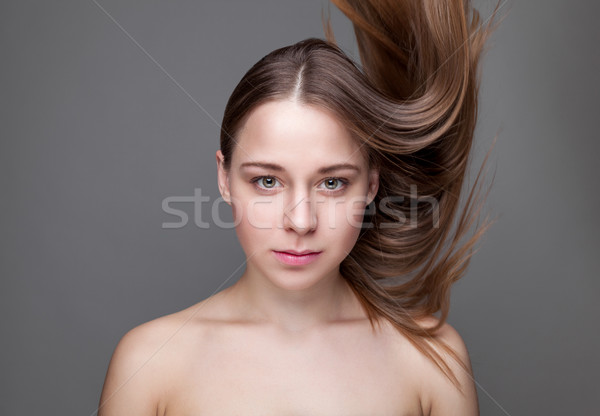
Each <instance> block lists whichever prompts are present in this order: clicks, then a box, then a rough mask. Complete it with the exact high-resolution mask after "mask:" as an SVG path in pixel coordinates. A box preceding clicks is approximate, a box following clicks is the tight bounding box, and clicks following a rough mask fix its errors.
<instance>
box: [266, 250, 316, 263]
mask: <svg viewBox="0 0 600 416" xmlns="http://www.w3.org/2000/svg"><path fill="white" fill-rule="evenodd" d="M321 253H322V251H312V250H304V251H300V252H298V251H294V250H286V251H276V250H273V254H275V257H276V258H277V260H279V261H280V262H282V263H284V264H288V265H292V266H302V265H305V264H309V263H312V262H313V261H315V260H316V259H317V258H318V257H319V256H320V255H321Z"/></svg>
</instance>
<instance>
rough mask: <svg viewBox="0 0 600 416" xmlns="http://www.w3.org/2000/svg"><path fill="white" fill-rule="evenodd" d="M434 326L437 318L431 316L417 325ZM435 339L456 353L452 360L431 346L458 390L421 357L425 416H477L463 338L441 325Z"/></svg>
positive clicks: (477, 407) (436, 368)
mask: <svg viewBox="0 0 600 416" xmlns="http://www.w3.org/2000/svg"><path fill="white" fill-rule="evenodd" d="M437 322H438V320H437V318H435V317H433V316H432V317H430V318H427V319H424V320H422V321H420V322H419V323H420V324H421V325H424V326H426V327H431V326H434V325H435V324H437ZM435 339H436V340H437V341H441V342H442V343H444V344H446V345H447V346H448V347H450V348H451V349H452V350H453V351H454V352H455V353H456V357H453V356H452V355H451V354H449V353H448V352H447V351H445V350H444V349H443V348H442V347H441V346H439V344H432V346H433V347H434V348H435V350H436V351H437V352H438V353H439V354H440V355H441V357H442V358H443V359H444V360H445V362H446V364H447V365H448V366H449V368H450V370H451V371H452V373H453V374H454V376H455V377H456V381H457V384H458V386H457V385H456V384H454V383H452V381H451V380H449V379H448V377H446V376H445V375H444V374H443V373H442V372H441V370H440V369H439V368H438V367H437V366H436V365H435V364H433V363H432V362H431V361H430V360H428V359H426V358H425V357H423V360H422V363H423V368H424V372H423V375H424V377H426V380H423V381H424V382H423V386H426V388H424V389H423V392H422V398H423V404H424V410H426V413H425V414H429V415H431V416H436V415H461V416H470V415H479V406H478V401H477V390H476V388H475V381H474V378H473V372H472V369H471V361H470V358H469V352H468V350H467V347H466V345H465V342H464V340H463V338H462V337H461V335H460V334H459V333H458V331H457V330H456V329H454V328H453V327H452V326H451V325H450V324H448V323H444V324H443V325H442V326H441V327H440V329H439V330H438V331H437V332H436V334H435ZM457 359H458V360H460V362H459V361H457Z"/></svg>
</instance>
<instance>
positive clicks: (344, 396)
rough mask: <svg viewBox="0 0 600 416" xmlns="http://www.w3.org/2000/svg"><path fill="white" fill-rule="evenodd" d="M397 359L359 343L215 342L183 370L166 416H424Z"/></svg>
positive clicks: (409, 377) (394, 353)
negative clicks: (237, 415)
mask: <svg viewBox="0 0 600 416" xmlns="http://www.w3.org/2000/svg"><path fill="white" fill-rule="evenodd" d="M346 341H348V340H346ZM399 353H401V351H398V350H396V349H393V348H389V346H386V345H383V344H380V343H373V342H364V341H362V340H358V339H357V340H354V342H346V343H341V342H336V340H331V339H330V340H326V339H324V340H319V341H316V342H296V343H295V342H293V341H291V342H287V343H283V344H282V343H279V344H274V343H269V342H264V340H255V339H246V340H242V339H240V340H238V342H235V343H232V342H221V343H216V344H215V347H214V348H210V349H204V350H203V351H202V354H201V356H199V357H198V358H197V359H195V360H194V361H193V362H188V363H187V365H186V366H185V367H181V368H180V370H179V371H178V373H180V374H179V378H178V379H177V381H176V384H177V386H176V388H172V389H171V390H170V391H171V393H170V394H169V396H168V400H167V401H166V412H165V414H166V415H168V416H178V415H186V416H187V415H190V416H191V415H194V416H196V415H224V416H226V415H235V414H244V415H254V414H256V415H271V414H272V415H290V416H291V415H303V416H304V415H315V416H316V415H329V416H331V415H344V416H351V415H382V416H383V415H394V416H403V415H420V414H421V407H420V401H419V394H418V389H417V388H416V384H415V374H413V372H412V371H411V369H410V366H409V365H401V361H402V360H399V359H398V358H399V357H398V356H397V355H398V354H399ZM188 356H189V355H188Z"/></svg>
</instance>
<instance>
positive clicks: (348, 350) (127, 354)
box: [99, 287, 478, 416]
mask: <svg viewBox="0 0 600 416" xmlns="http://www.w3.org/2000/svg"><path fill="white" fill-rule="evenodd" d="M235 297H236V294H235V287H232V288H230V289H228V290H225V291H224V292H221V293H219V294H217V295H215V296H214V297H212V298H210V299H208V300H205V301H203V302H201V303H199V304H197V305H195V306H193V307H191V308H188V309H185V310H183V311H181V312H178V313H175V314H172V315H169V316H165V317H162V318H159V319H157V320H154V321H151V322H148V323H146V324H144V325H142V326H139V327H137V328H135V329H133V330H132V331H130V332H129V333H128V334H127V335H125V337H123V339H122V340H121V342H120V343H119V345H118V347H117V349H116V351H115V354H114V356H113V359H112V361H111V364H110V368H109V372H108V375H107V379H106V382H105V387H104V390H103V394H102V398H101V401H100V402H101V405H102V407H101V408H100V411H99V415H100V416H108V415H117V414H128V415H165V416H166V415H169V416H173V415H237V414H244V415H253V414H256V415H266V414H272V415H366V414H373V415H395V416H401V415H454V414H456V415H475V414H478V413H477V404H476V393H475V389H474V386H473V382H472V380H471V375H470V374H465V373H464V372H463V371H462V370H461V369H460V368H459V367H458V365H453V366H452V367H453V369H454V370H455V371H456V374H457V376H458V378H459V380H460V381H461V384H462V385H463V388H464V390H465V391H466V394H465V395H461V394H460V393H459V392H458V390H456V388H455V387H454V386H453V385H452V384H451V383H450V382H449V381H448V380H447V379H446V378H445V377H444V376H443V374H442V373H441V372H440V371H439V370H438V369H437V368H436V367H434V366H433V365H432V364H431V363H430V362H429V361H427V360H426V359H425V358H424V357H423V356H422V354H421V353H420V352H418V351H417V350H416V349H415V348H414V347H413V346H412V344H410V343H409V342H408V341H407V340H406V339H405V338H404V337H403V336H402V335H400V334H399V333H398V332H397V331H396V330H394V329H393V328H391V327H390V326H389V325H385V324H383V325H382V326H381V329H379V330H377V331H373V330H372V329H371V327H370V324H369V322H368V320H367V319H366V317H365V316H364V314H362V313H361V312H360V311H359V310H358V308H360V306H358V305H355V306H357V310H356V311H350V310H349V311H348V315H347V316H345V317H339V318H338V319H332V320H331V321H329V322H324V323H322V324H319V325H313V326H312V327H310V328H305V329H299V330H290V329H286V328H284V327H282V326H281V325H280V324H276V323H273V322H268V321H262V320H256V319H248V318H247V317H246V316H244V315H243V314H236V313H232V309H237V307H233V308H231V306H232V305H231V303H229V302H230V301H232V300H233V299H235ZM350 312H355V314H352V313H350ZM353 315H354V316H353ZM440 336H441V337H442V338H443V339H445V340H446V341H447V342H449V343H450V345H451V346H453V347H454V348H455V349H456V350H457V351H458V352H459V353H460V355H461V356H462V358H463V359H467V360H468V356H467V355H466V350H465V348H464V344H463V343H462V340H461V339H460V337H459V336H458V334H457V333H456V331H454V330H453V329H452V328H451V327H450V326H449V325H446V326H445V327H443V330H442V331H441V335H440Z"/></svg>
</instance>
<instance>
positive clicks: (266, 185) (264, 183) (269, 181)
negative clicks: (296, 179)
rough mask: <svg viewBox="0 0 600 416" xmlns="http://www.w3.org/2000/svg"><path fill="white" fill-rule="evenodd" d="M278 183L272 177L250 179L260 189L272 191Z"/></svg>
mask: <svg viewBox="0 0 600 416" xmlns="http://www.w3.org/2000/svg"><path fill="white" fill-rule="evenodd" d="M278 182H279V181H278V180H277V179H276V178H274V177H273V176H259V177H257V178H254V179H252V183H254V184H255V185H256V186H257V187H258V188H260V189H273V188H275V186H276V184H277V183H278Z"/></svg>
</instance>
